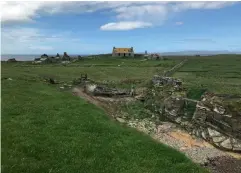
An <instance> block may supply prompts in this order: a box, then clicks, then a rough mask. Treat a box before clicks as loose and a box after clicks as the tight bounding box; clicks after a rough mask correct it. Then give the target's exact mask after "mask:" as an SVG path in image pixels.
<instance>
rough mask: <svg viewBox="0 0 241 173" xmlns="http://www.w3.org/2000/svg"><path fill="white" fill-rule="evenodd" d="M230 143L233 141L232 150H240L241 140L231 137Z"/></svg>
mask: <svg viewBox="0 0 241 173" xmlns="http://www.w3.org/2000/svg"><path fill="white" fill-rule="evenodd" d="M232 143H233V150H234V151H241V140H238V139H232Z"/></svg>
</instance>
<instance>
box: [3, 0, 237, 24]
mask: <svg viewBox="0 0 241 173" xmlns="http://www.w3.org/2000/svg"><path fill="white" fill-rule="evenodd" d="M234 3H236V2H223V1H222V2H175V3H173V2H150V1H146V2H114V1H112V2H108V1H107V2H106V1H98V2H95V1H89V2H84V1H82V2H74V1H72V2H65V1H58V2H53V1H39V2H38V1H29V2H1V3H0V6H1V16H2V17H1V21H2V22H16V21H18V22H19V21H21V22H26V21H32V20H34V19H35V18H36V17H38V16H40V15H43V14H47V15H54V14H57V13H87V12H95V11H99V10H108V11H113V12H114V13H116V19H117V20H121V21H123V20H127V21H140V20H142V21H143V22H152V23H155V24H156V23H157V24H159V23H161V22H162V21H164V20H165V19H166V18H167V17H168V15H169V14H170V13H173V12H180V11H184V10H189V9H219V8H223V7H225V6H229V5H232V4H234Z"/></svg>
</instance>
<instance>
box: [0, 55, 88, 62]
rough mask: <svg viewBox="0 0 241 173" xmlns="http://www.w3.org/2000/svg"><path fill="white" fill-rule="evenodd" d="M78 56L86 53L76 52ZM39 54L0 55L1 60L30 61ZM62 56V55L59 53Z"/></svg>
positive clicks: (38, 56)
mask: <svg viewBox="0 0 241 173" xmlns="http://www.w3.org/2000/svg"><path fill="white" fill-rule="evenodd" d="M78 55H80V56H87V55H81V54H78ZM78 55H71V54H69V56H70V57H76V56H78ZM40 56H41V55H13V54H8V55H7V54H5V55H1V61H6V60H8V59H10V58H15V59H16V60H17V61H32V60H34V59H35V58H40ZM48 56H50V57H51V56H56V54H55V55H49V54H48ZM60 56H62V55H60Z"/></svg>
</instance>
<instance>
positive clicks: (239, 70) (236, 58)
mask: <svg viewBox="0 0 241 173" xmlns="http://www.w3.org/2000/svg"><path fill="white" fill-rule="evenodd" d="M173 76H174V77H177V78H180V79H182V80H183V82H184V84H185V85H186V86H187V87H188V88H189V89H192V88H193V89H195V88H201V89H208V90H209V91H212V92H215V93H220V94H238V95H241V55H219V56H210V57H192V58H189V60H188V62H187V63H186V64H185V65H184V66H183V67H182V68H180V69H179V70H178V72H176V73H175V74H174V75H173Z"/></svg>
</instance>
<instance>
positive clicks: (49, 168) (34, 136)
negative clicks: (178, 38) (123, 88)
mask: <svg viewBox="0 0 241 173" xmlns="http://www.w3.org/2000/svg"><path fill="white" fill-rule="evenodd" d="M90 61H93V62H88V61H85V62H83V63H81V62H78V63H75V64H71V65H69V66H65V67H64V66H52V65H44V66H32V65H29V66H22V65H26V64H25V63H17V64H15V63H13V64H5V63H2V67H1V71H2V73H1V74H2V78H4V77H6V78H12V80H2V81H1V82H2V83H1V88H2V93H1V95H2V114H1V118H2V136H1V137H2V172H3V173H16V172H17V173H33V172H34V173H43V172H46V173H47V172H48V173H50V172H51V173H57V172H58V173H64V172H71V173H77V172H79V173H94V172H98V173H101V172H103V173H110V172H120V173H127V172H130V173H138V172H140V173H143V172H145V173H154V172H161V173H174V172H175V173H178V172H180V173H191V172H193V173H198V172H206V171H205V170H203V169H202V168H200V167H199V166H197V165H195V164H193V163H192V162H191V161H190V160H189V159H187V158H186V157H185V156H184V155H183V154H181V153H179V152H177V151H176V150H174V149H171V148H169V147H167V146H165V145H163V144H160V143H158V142H156V141H154V140H153V139H151V137H149V136H147V135H144V134H143V133H140V132H137V131H136V130H135V129H131V128H128V127H123V126H122V125H120V124H119V123H117V122H115V121H113V120H111V119H110V118H109V117H108V115H106V114H105V113H104V111H103V110H101V109H100V108H97V107H96V106H94V105H91V104H89V103H87V102H85V101H84V100H82V99H80V98H77V97H73V96H72V95H71V93H70V92H60V91H59V90H58V88H56V87H55V86H51V85H47V84H46V83H43V82H42V81H41V80H40V79H39V77H40V76H41V75H51V76H55V77H56V78H57V79H58V80H72V79H73V78H76V77H80V73H88V75H89V77H90V78H92V79H94V80H97V81H102V80H106V79H109V80H113V81H117V82H118V81H120V80H123V79H126V78H133V79H135V78H138V79H139V78H141V79H149V78H150V77H152V75H153V74H155V73H157V72H160V71H162V70H164V69H167V68H168V67H171V66H172V65H174V64H175V63H176V62H178V61H176V60H175V61H174V60H168V61H163V62H160V61H149V62H143V63H140V62H139V61H138V60H129V62H128V60H125V61H127V62H125V63H124V64H126V65H122V66H121V67H118V66H116V65H117V64H119V63H116V61H113V64H111V62H108V61H107V62H108V63H109V66H108V67H106V66H105V67H104V66H101V65H103V64H105V61H104V60H100V61H101V62H100V61H98V60H90ZM135 61H136V62H135ZM107 62H106V64H108V63H107ZM88 63H89V64H94V63H95V64H99V66H98V65H97V66H95V67H83V66H82V67H81V66H74V65H78V64H82V65H83V64H88ZM138 63H139V65H138ZM130 64H132V65H130Z"/></svg>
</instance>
